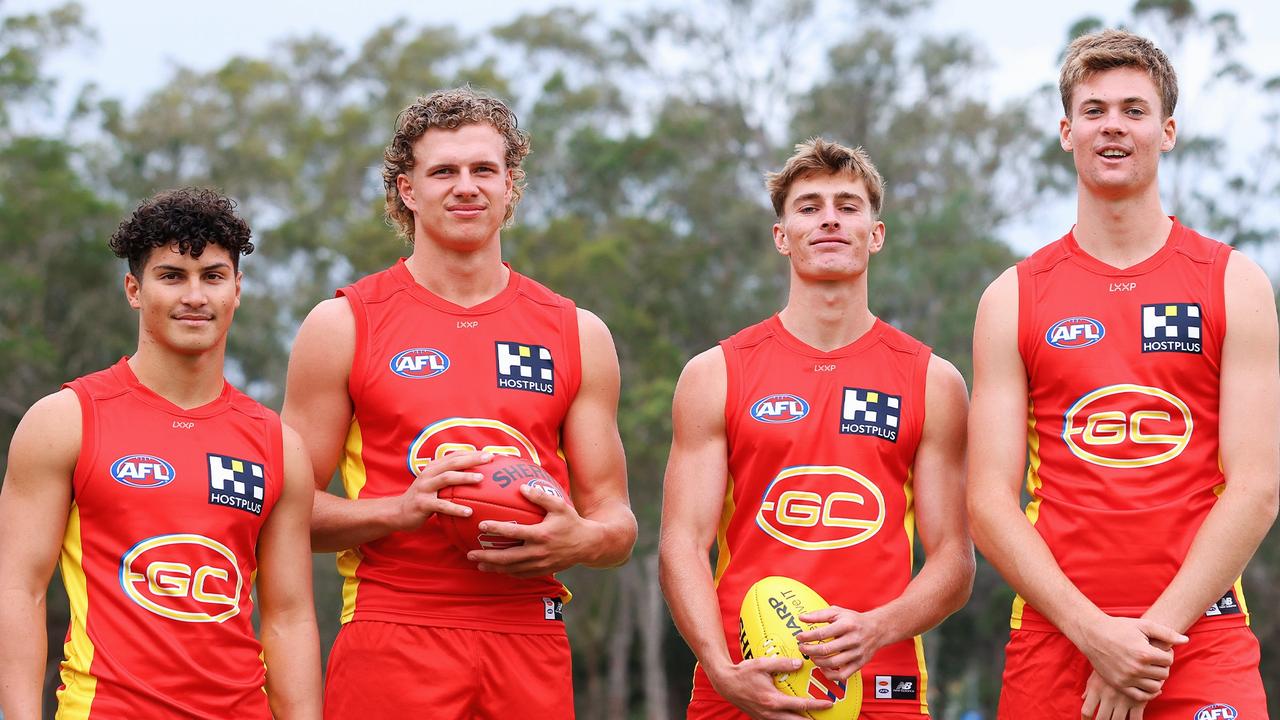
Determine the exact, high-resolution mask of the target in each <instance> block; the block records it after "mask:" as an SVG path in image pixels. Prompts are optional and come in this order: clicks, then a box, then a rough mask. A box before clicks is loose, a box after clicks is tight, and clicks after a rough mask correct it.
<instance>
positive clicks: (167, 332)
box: [0, 189, 320, 720]
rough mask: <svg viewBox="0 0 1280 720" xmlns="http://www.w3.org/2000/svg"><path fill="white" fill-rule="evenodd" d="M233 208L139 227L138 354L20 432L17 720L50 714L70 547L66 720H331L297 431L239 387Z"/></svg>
mask: <svg viewBox="0 0 1280 720" xmlns="http://www.w3.org/2000/svg"><path fill="white" fill-rule="evenodd" d="M234 207H235V205H234V202H233V201H231V200H230V199H229V198H226V197H224V196H221V195H218V194H217V193H214V192H212V191H209V190H202V189H182V190H174V191H169V192H164V193H161V194H159V195H156V196H155V197H153V198H151V199H149V200H147V201H146V202H144V203H143V204H142V205H140V206H139V207H138V208H137V210H135V211H134V213H133V215H132V216H131V217H130V218H128V219H127V220H125V221H124V222H123V223H122V224H121V225H120V227H119V229H118V230H117V231H116V233H115V234H114V235H113V236H112V238H111V243H110V244H111V249H112V250H113V251H114V252H115V254H116V255H117V256H119V257H121V258H125V259H127V260H128V264H129V271H128V273H127V274H126V275H125V277H124V291H125V297H126V298H127V300H128V302H129V305H130V306H131V307H133V308H134V309H135V310H137V311H138V349H137V351H136V352H135V353H134V354H133V355H132V356H130V357H127V358H124V359H122V360H120V362H118V363H116V364H115V365H113V366H111V367H110V368H107V369H105V370H102V371H100V372H96V373H93V374H91V375H87V376H85V377H82V378H79V379H78V380H74V381H72V382H70V383H67V384H66V385H65V386H64V387H63V389H62V390H60V391H58V392H56V393H53V394H52V395H49V396H47V397H45V398H44V399H42V400H40V401H39V402H37V403H36V404H35V405H34V406H32V408H31V409H30V410H29V411H28V412H27V414H26V416H25V417H23V419H22V422H21V424H20V425H19V426H18V429H17V431H16V432H15V433H14V436H13V442H12V445H11V449H10V453H9V467H8V470H7V472H6V474H5V481H4V488H3V491H2V492H0V547H3V548H4V552H3V553H0V637H3V638H4V642H3V643H0V709H2V712H3V714H4V716H5V717H6V718H8V719H9V720H34V719H35V718H39V717H40V716H41V686H42V684H43V679H44V666H45V657H46V646H45V645H46V640H45V592H46V589H47V587H48V584H49V577H50V575H51V574H52V572H53V566H54V563H55V561H57V560H58V555H59V549H60V550H61V561H60V563H59V566H60V568H61V571H62V578H63V584H64V585H65V586H66V589H67V595H68V596H69V599H70V603H71V626H70V628H69V630H68V633H67V639H66V645H65V652H66V659H65V660H64V661H63V663H62V687H61V688H59V690H58V715H57V716H58V717H59V718H92V719H97V718H106V719H110V718H138V717H190V718H206V719H209V720H214V719H215V718H226V717H235V718H262V719H263V720H266V719H267V718H271V717H276V718H303V719H312V718H319V717H320V662H319V641H318V638H317V633H316V625H315V610H314V607H313V605H312V601H311V573H310V570H309V569H310V564H309V560H310V559H309V556H308V553H307V533H308V525H309V523H308V521H309V518H310V512H311V489H310V488H311V478H310V472H311V469H310V464H309V461H308V459H307V455H306V452H305V450H304V449H303V446H302V441H301V439H300V438H299V437H298V435H297V433H295V432H293V431H292V430H290V429H289V428H287V427H285V426H283V425H282V424H281V423H280V419H279V417H277V416H276V415H275V413H273V412H271V411H270V410H267V409H266V408H264V407H262V406H261V405H259V404H258V403H256V402H254V401H253V400H251V399H249V398H248V397H247V396H245V395H243V394H241V393H240V392H239V391H237V390H236V389H235V388H233V387H232V386H231V385H230V384H228V383H227V382H226V381H225V380H224V379H223V359H224V355H225V352H226V340H227V332H228V330H229V329H230V327H231V319H232V317H233V315H234V314H235V310H236V308H237V307H238V306H239V304H240V280H241V273H240V271H239V261H240V256H241V255H242V254H248V253H250V252H252V251H253V244H252V243H251V242H250V241H249V237H250V232H249V227H248V225H246V224H245V223H244V221H243V220H241V219H240V218H239V217H237V216H236V214H235V212H234ZM255 581H256V585H257V590H258V610H259V611H260V613H261V644H259V641H258V640H257V639H256V638H255V637H254V631H253V625H252V614H253V601H252V599H251V596H250V590H251V587H252V586H253V584H254V583H255ZM264 662H265V664H266V668H265V669H264V667H263V665H264ZM264 689H265V690H266V692H265V693H264V692H263V691H264Z"/></svg>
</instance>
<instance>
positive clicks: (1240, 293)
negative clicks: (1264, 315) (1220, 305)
mask: <svg viewBox="0 0 1280 720" xmlns="http://www.w3.org/2000/svg"><path fill="white" fill-rule="evenodd" d="M1224 284H1225V286H1226V304H1227V312H1228V313H1229V314H1231V313H1235V312H1246V313H1251V312H1258V311H1265V310H1267V309H1268V308H1270V310H1271V312H1272V314H1274V311H1275V291H1274V290H1273V289H1272V287H1271V279H1270V278H1268V277H1267V274H1266V272H1264V271H1263V269H1262V268H1261V267H1260V266H1259V265H1258V263H1256V262H1254V261H1253V259H1252V258H1250V257H1249V256H1248V255H1245V254H1244V253H1242V252H1239V251H1235V252H1232V253H1231V255H1230V256H1229V257H1228V258H1227V269H1226V277H1225V279H1224Z"/></svg>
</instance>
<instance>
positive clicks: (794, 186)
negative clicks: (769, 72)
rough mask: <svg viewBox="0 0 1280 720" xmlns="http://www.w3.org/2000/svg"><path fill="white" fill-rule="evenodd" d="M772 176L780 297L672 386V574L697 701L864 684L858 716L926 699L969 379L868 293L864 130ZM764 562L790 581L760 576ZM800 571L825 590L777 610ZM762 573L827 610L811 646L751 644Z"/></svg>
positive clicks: (694, 709)
mask: <svg viewBox="0 0 1280 720" xmlns="http://www.w3.org/2000/svg"><path fill="white" fill-rule="evenodd" d="M767 186H768V189H769V193H770V196H771V200H772V202H773V207H774V210H775V212H776V213H777V217H778V222H777V224H775V225H774V226H773V240H774V246H775V248H776V249H777V251H778V252H779V254H781V255H783V256H784V257H786V258H788V260H789V261H790V268H791V270H790V275H791V282H790V294H789V297H788V299H787V305H786V307H784V308H783V309H782V310H781V312H779V313H778V314H777V315H775V316H773V317H771V318H769V319H767V320H765V321H764V322H762V323H759V324H757V325H753V326H751V327H749V328H747V329H745V330H743V331H741V332H739V333H737V334H735V335H734V336H733V337H731V338H728V339H726V340H724V341H722V342H721V343H720V344H719V345H718V346H717V347H714V348H711V349H710V350H708V351H706V352H704V353H702V354H701V355H698V356H697V357H695V358H693V359H692V360H691V361H690V362H689V364H688V365H687V366H686V367H685V370H684V373H683V374H682V375H681V377H680V382H679V384H678V385H677V387H676V394H675V401H674V409H673V419H674V439H673V441H672V447H671V456H670V459H669V461H668V465H667V474H666V485H665V496H664V499H663V514H662V518H663V522H662V540H661V561H662V570H661V577H662V587H663V590H664V592H665V594H666V598H667V602H668V604H669V605H670V606H671V611H672V615H673V616H674V618H675V622H676V626H677V627H678V628H679V629H680V632H681V634H682V635H683V636H684V638H685V640H686V641H687V642H688V643H689V646H690V647H691V648H692V649H693V652H694V654H695V655H697V657H698V661H699V667H698V669H697V671H696V672H695V676H694V689H693V697H692V700H691V702H690V704H689V713H688V716H689V717H690V718H697V719H700V720H703V719H715V720H729V719H730V718H741V717H744V713H745V716H749V717H753V718H769V719H773V718H805V717H811V718H852V717H856V716H857V715H858V712H859V707H858V704H857V702H856V698H857V697H858V696H859V695H861V697H862V699H863V702H862V703H861V717H862V718H865V719H867V720H879V719H882V718H892V717H903V715H901V713H910V714H911V715H912V716H913V717H921V716H924V717H927V716H928V704H927V702H926V693H927V674H926V670H925V661H924V654H923V646H922V645H921V642H920V638H919V635H920V633H922V632H924V631H925V630H928V629H929V628H931V627H933V626H934V625H937V624H938V623H939V622H941V621H942V620H943V618H945V617H946V616H947V615H949V614H951V613H952V612H954V611H955V610H956V609H958V608H959V607H960V606H961V605H963V604H964V602H965V600H966V599H967V598H968V596H969V591H970V587H971V585H972V580H973V570H974V560H973V548H972V545H971V543H970V541H969V536H968V532H967V528H966V524H965V517H964V491H963V485H962V478H963V474H964V443H965V437H964V434H965V416H966V412H967V405H968V402H967V398H966V393H965V386H964V381H963V379H962V378H961V376H960V374H959V373H958V372H957V371H956V369H955V368H954V367H952V366H951V364H949V363H948V362H946V361H945V360H943V359H941V358H939V357H937V356H935V355H933V354H932V353H931V352H930V351H929V348H928V347H926V346H924V345H923V344H921V343H920V342H918V341H917V340H915V339H913V338H911V337H909V336H908V335H906V334H905V333H903V332H901V331H899V330H897V329H895V328H893V327H891V326H889V325H888V324H886V323H884V322H882V321H881V320H879V319H877V318H876V316H875V315H873V314H872V313H871V311H870V309H869V307H868V302H867V269H868V264H869V261H870V259H871V256H872V255H874V254H875V253H877V252H879V250H880V248H881V247H882V246H883V244H884V241H885V226H884V223H883V222H881V221H880V208H881V203H882V198H883V195H884V182H883V180H882V179H881V177H880V174H879V172H878V171H877V170H876V169H875V166H874V165H872V164H871V161H870V159H869V158H868V157H867V154H866V153H865V152H864V151H863V150H862V149H861V148H858V149H850V148H847V147H844V146H842V145H839V144H837V143H833V142H828V141H825V140H822V139H813V140H810V141H809V142H806V143H803V144H801V145H798V146H797V152H796V154H795V155H793V156H792V157H791V159H789V160H788V161H787V163H786V165H785V167H784V168H783V169H782V171H781V172H778V173H770V174H769V175H768V176H767ZM917 528H918V530H919V536H920V540H921V542H923V544H924V550H925V553H926V555H927V561H926V562H925V564H924V566H923V567H921V568H920V571H919V572H918V573H917V574H916V575H915V577H914V578H913V577H912V544H913V542H914V535H915V531H916V529H917ZM713 540H714V541H716V543H717V545H716V547H717V561H716V568H715V572H714V574H713V573H712V570H711V568H710V567H709V566H708V563H707V553H708V548H709V547H710V545H711V543H712V541H713ZM769 576H783V578H782V579H781V580H785V581H788V582H795V583H796V585H795V586H786V585H785V583H784V584H783V585H778V584H777V582H775V581H780V579H779V578H771V581H770V583H766V584H765V586H763V589H762V588H760V587H755V586H756V585H757V584H758V583H759V582H760V581H761V580H763V579H765V578H766V577H769ZM800 584H803V586H807V588H811V589H812V591H813V592H812V593H807V596H808V597H810V598H813V597H820V598H823V599H824V600H823V602H824V603H825V602H830V603H832V604H831V605H830V606H829V607H816V608H814V609H812V610H810V608H809V604H804V605H803V607H802V609H803V610H804V611H803V612H800V614H798V615H794V617H790V618H783V615H784V614H786V613H790V612H791V608H792V607H793V606H792V605H787V604H786V600H787V598H788V597H791V596H794V597H799V596H800V595H802V594H805V591H804V590H801V589H800V588H801V585H800ZM753 588H754V592H755V593H756V594H757V595H758V596H762V597H765V600H764V604H763V605H758V606H759V607H762V608H765V609H773V610H774V611H775V616H774V617H775V618H778V619H782V620H783V623H784V627H785V626H787V625H788V624H789V625H790V626H791V627H793V628H794V629H795V630H803V628H804V627H806V626H807V625H808V624H810V623H814V624H818V627H816V628H814V629H810V630H803V631H801V632H799V633H798V634H796V635H794V639H795V640H798V641H799V642H800V643H801V644H800V645H799V650H800V651H802V652H803V653H804V654H805V655H807V656H808V657H809V658H810V659H811V661H812V662H802V661H801V659H799V658H796V657H794V656H792V657H786V656H785V652H782V653H780V652H778V649H777V647H778V644H777V643H775V644H772V645H769V644H766V648H765V649H766V652H765V653H763V654H764V657H761V656H760V654H759V653H757V652H755V648H753V647H750V646H748V651H749V654H750V655H751V657H748V658H746V659H744V653H743V645H744V644H747V643H745V642H744V640H745V638H746V636H747V635H748V634H750V633H749V632H747V631H746V628H745V626H742V627H743V639H741V640H740V638H739V632H740V624H739V623H740V620H739V612H740V609H741V608H743V607H744V604H743V603H744V598H747V596H748V591H749V590H752V589H753ZM771 592H773V593H777V596H776V597H773V599H772V602H770V600H769V597H772V596H769V595H768V593H771ZM814 593H816V595H814ZM788 594H790V595H788ZM750 605H751V603H748V606H750ZM794 607H801V606H800V605H796V606H794ZM761 619H762V620H764V621H766V622H771V623H772V622H774V619H772V618H769V617H768V616H767V614H764V613H762V615H761ZM784 639H786V640H790V639H791V637H790V636H789V635H788V636H785V637H784ZM859 672H860V674H859ZM805 673H808V677H804V675H805ZM775 674H778V675H780V677H778V678H776V680H777V682H775V677H773V676H774V675H775ZM797 675H799V676H800V677H797ZM849 683H855V685H854V687H852V688H851V687H849ZM859 684H860V685H859ZM784 688H785V691H784ZM859 690H860V692H859Z"/></svg>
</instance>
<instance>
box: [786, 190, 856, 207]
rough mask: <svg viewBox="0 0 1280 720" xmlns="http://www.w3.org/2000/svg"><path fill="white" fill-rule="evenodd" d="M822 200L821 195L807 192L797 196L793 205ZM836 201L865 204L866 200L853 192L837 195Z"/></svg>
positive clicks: (792, 202)
mask: <svg viewBox="0 0 1280 720" xmlns="http://www.w3.org/2000/svg"><path fill="white" fill-rule="evenodd" d="M821 199H822V194H821V193H816V192H807V193H805V194H803V195H797V196H796V199H795V200H792V201H791V204H792V205H799V204H801V203H806V202H810V201H813V200H821ZM835 199H836V202H842V201H844V202H847V201H849V200H854V201H857V202H865V200H864V199H863V197H862V196H861V195H859V194H857V193H851V192H838V193H836V197H835Z"/></svg>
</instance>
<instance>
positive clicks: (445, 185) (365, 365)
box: [284, 88, 636, 720]
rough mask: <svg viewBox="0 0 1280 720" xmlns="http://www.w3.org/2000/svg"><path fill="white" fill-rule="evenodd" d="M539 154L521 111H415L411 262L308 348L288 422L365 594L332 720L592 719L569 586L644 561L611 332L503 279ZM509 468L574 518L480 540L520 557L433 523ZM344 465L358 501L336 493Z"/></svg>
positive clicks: (308, 341)
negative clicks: (538, 475)
mask: <svg viewBox="0 0 1280 720" xmlns="http://www.w3.org/2000/svg"><path fill="white" fill-rule="evenodd" d="M528 152H529V139H528V136H527V134H525V133H524V132H523V131H521V130H520V129H519V127H518V126H517V123H516V117H515V115H514V114H513V113H512V112H511V110H510V109H509V108H508V107H507V106H506V105H505V104H503V103H502V102H501V101H499V100H496V99H494V98H490V97H485V96H483V95H481V94H478V93H476V92H475V91H473V90H471V89H470V88H459V89H453V90H443V91H439V92H436V93H432V94H431V95H429V96H427V97H423V98H419V99H418V100H417V101H416V102H414V103H413V104H412V105H410V106H409V107H408V108H406V109H405V110H404V111H403V112H402V113H401V114H400V117H399V120H398V121H397V123H396V133H395V137H394V138H393V139H392V141H391V143H390V145H388V147H387V149H386V152H385V154H384V163H383V182H384V185H385V188H386V198H387V199H386V213H387V218H388V219H389V220H390V221H391V222H392V223H394V224H395V225H396V226H397V227H398V228H399V231H400V233H401V235H403V236H404V237H405V238H406V239H407V240H408V241H409V242H410V243H411V245H412V253H411V254H410V255H409V257H408V258H404V259H402V260H400V261H399V262H397V263H396V264H395V265H394V266H392V267H391V268H390V269H388V270H384V271H382V272H379V273H375V274H373V275H371V276H369V277H366V278H364V279H362V280H359V281H358V282H356V283H354V284H352V285H349V286H347V287H344V288H342V289H341V290H339V291H338V297H336V298H334V299H330V300H326V301H324V302H322V303H320V305H318V306H317V307H316V308H315V310H313V311H312V313H311V314H310V315H309V316H308V317H307V319H306V321H305V322H304V323H303V325H302V328H301V330H300V331H299V333H298V338H297V341H296V343H295V345H294V348H293V355H292V358H291V359H290V363H289V379H288V387H287V391H286V396H285V407H284V415H285V417H287V418H289V421H290V422H292V423H295V424H296V426H297V427H298V429H299V431H300V432H301V433H302V436H303V437H304V438H305V439H306V442H307V447H308V450H309V451H310V454H311V459H312V462H313V463H314V464H315V485H316V491H315V506H314V520H313V523H312V545H313V549H314V550H317V551H338V552H339V556H338V568H339V571H340V572H341V573H342V575H343V576H344V577H345V578H346V582H345V586H344V590H343V600H344V602H343V611H342V622H343V627H342V630H341V631H340V632H339V634H338V639H337V641H336V642H335V644H334V647H333V650H332V652H331V654H330V657H329V669H328V676H327V682H326V691H325V714H326V717H329V718H353V717H360V718H364V719H366V720H372V719H374V718H401V717H406V716H417V715H422V716H424V717H426V716H429V717H433V718H499V717H504V718H505V717H520V718H524V719H526V720H532V719H535V718H564V717H572V715H573V686H572V675H571V672H570V653H569V646H568V641H567V638H566V636H565V632H564V622H563V619H562V614H561V607H562V605H563V603H564V602H566V601H568V599H569V597H570V595H569V592H568V590H567V589H566V588H565V587H564V586H563V585H561V584H560V583H559V582H558V581H557V580H556V579H555V577H554V574H555V573H556V572H559V571H561V570H564V569H566V568H568V567H571V566H573V565H579V564H584V565H588V566H590V567H613V566H616V565H619V564H621V563H623V562H625V561H626V559H627V557H628V555H629V554H630V551H631V546H632V544H633V543H634V542H635V534H636V525H635V518H634V517H633V516H632V514H631V510H630V506H629V503H628V499H627V485H626V465H625V459H624V457H623V451H622V443H621V441H620V439H619V435H618V426H617V405H618V392H619V373H618V359H617V355H616V352H615V351H614V347H613V340H612V338H611V336H610V334H609V331H608V329H607V328H606V327H605V325H604V323H603V322H601V321H600V319H599V318H597V317H596V316H595V315H592V314H591V313H589V312H587V311H585V310H582V309H580V308H577V307H575V306H574V304H573V302H572V301H570V300H568V299H566V298H564V297H561V296H560V295H557V294H555V293H554V292H552V291H550V290H548V289H547V288H545V287H543V286H542V285H539V284H538V283H536V282H534V281H533V280H531V279H529V278H528V277H525V276H523V275H521V274H519V273H517V272H516V271H514V270H512V269H511V268H510V267H509V266H508V265H506V264H505V263H503V262H502V245H501V238H500V233H501V230H502V228H503V227H504V226H505V224H507V223H508V222H509V221H510V220H511V218H512V216H513V214H514V212H515V207H516V203H517V202H518V201H519V199H520V193H521V189H522V184H523V177H524V171H523V170H522V169H521V167H520V164H521V162H522V161H523V159H524V157H525V156H526V155H527V154H528ZM496 453H506V454H514V455H518V456H520V457H521V458H523V459H525V460H527V461H530V462H534V463H537V464H539V465H541V466H542V468H543V469H544V470H546V471H547V472H548V473H550V474H551V475H552V476H553V477H555V478H556V480H558V481H559V482H560V483H561V485H563V486H564V487H565V488H567V489H568V490H569V494H570V496H571V498H572V503H569V502H566V501H564V500H562V499H560V498H558V497H553V496H550V495H546V494H542V493H536V494H535V493H529V494H527V495H526V497H528V498H529V499H530V500H531V501H533V502H535V503H537V504H538V505H541V506H542V507H543V508H544V509H545V510H546V511H547V515H546V518H545V520H543V521H542V522H541V523H539V524H537V525H523V526H521V525H513V524H508V523H496V522H487V523H482V524H481V531H482V532H485V533H487V534H488V535H493V536H504V537H506V538H509V539H511V540H515V541H517V546H516V547H508V548H506V549H485V550H475V551H471V552H463V551H462V550H460V549H458V548H457V547H455V546H454V545H452V544H450V542H449V541H448V540H447V539H446V536H445V534H444V532H443V531H442V529H441V523H440V522H438V521H436V522H433V521H432V520H431V518H432V517H433V516H434V515H436V514H443V515H453V516H465V515H466V514H468V513H469V512H470V511H469V509H468V508H466V507H464V506H462V505H458V504H455V503H451V502H448V501H446V500H443V499H441V498H439V497H438V496H437V492H438V491H439V490H440V489H441V488H443V487H445V486H449V485H458V484H465V483H472V482H476V481H478V480H479V478H480V475H479V474H478V473H475V472H467V470H468V469H469V468H472V467H474V466H475V465H477V464H480V463H484V462H486V461H488V460H489V459H491V457H492V455H494V454H496ZM339 467H340V469H341V473H342V481H343V486H344V488H345V490H346V494H347V497H346V498H338V497H335V496H333V495H330V494H329V493H327V492H325V488H326V487H327V486H328V484H329V479H330V477H331V476H332V474H333V471H334V469H335V468H339ZM527 489H528V488H526V490H527ZM499 544H506V543H499Z"/></svg>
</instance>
